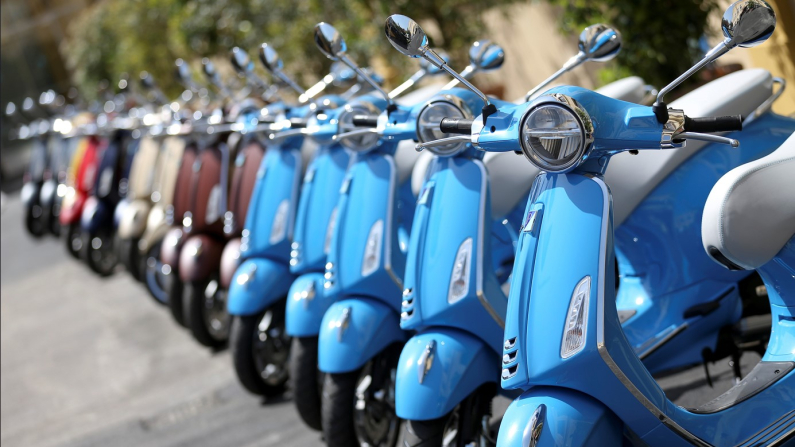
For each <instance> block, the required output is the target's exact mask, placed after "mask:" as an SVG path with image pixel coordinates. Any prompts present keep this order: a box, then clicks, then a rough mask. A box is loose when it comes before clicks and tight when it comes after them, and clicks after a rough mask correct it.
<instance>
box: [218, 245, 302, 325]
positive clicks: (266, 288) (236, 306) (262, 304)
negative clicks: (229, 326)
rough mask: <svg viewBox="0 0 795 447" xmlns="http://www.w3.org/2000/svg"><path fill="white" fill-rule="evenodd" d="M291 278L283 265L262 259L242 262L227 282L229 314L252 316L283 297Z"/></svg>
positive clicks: (292, 277) (227, 307) (291, 280)
mask: <svg viewBox="0 0 795 447" xmlns="http://www.w3.org/2000/svg"><path fill="white" fill-rule="evenodd" d="M294 278H295V277H294V276H293V275H291V274H290V270H289V269H288V268H287V264H284V263H282V262H277V261H272V260H270V259H264V258H254V259H248V260H245V261H243V262H242V263H241V264H240V267H238V268H237V270H236V271H235V276H234V277H233V278H232V283H231V284H230V285H229V295H228V298H227V302H226V309H227V310H228V311H229V314H230V315H253V314H256V313H258V312H260V311H262V310H264V309H266V308H267V307H269V306H271V305H272V304H273V303H275V302H276V301H278V300H280V299H282V298H284V295H285V294H286V293H287V290H288V289H289V288H290V284H292V282H293V279H294Z"/></svg>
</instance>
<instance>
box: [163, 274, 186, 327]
mask: <svg viewBox="0 0 795 447" xmlns="http://www.w3.org/2000/svg"><path fill="white" fill-rule="evenodd" d="M166 284H167V285H166V291H167V292H168V310H169V311H170V312H171V316H172V317H174V321H176V322H177V323H178V324H179V325H180V326H185V311H184V309H183V302H184V300H183V296H184V294H185V285H184V284H183V283H182V280H181V279H180V278H179V273H177V271H176V270H173V269H172V270H171V273H169V275H168V277H167V279H166Z"/></svg>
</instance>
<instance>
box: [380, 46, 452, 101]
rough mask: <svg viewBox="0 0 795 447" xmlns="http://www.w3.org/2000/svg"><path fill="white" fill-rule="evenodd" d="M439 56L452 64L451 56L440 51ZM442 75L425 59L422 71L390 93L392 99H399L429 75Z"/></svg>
mask: <svg viewBox="0 0 795 447" xmlns="http://www.w3.org/2000/svg"><path fill="white" fill-rule="evenodd" d="M437 54H439V56H440V57H441V58H442V59H444V60H445V61H446V62H450V56H448V55H447V53H446V52H444V51H439V52H438V53H437ZM439 73H441V70H440V69H439V68H437V67H436V66H434V65H432V64H431V63H430V62H428V61H427V60H425V59H423V60H421V61H420V69H419V71H417V72H416V73H414V74H413V75H411V77H410V78H408V79H406V81H405V82H403V83H402V84H400V85H398V86H397V87H395V88H394V89H393V90H392V91H391V92H389V97H390V98H393V99H394V98H397V97H398V96H399V95H400V94H402V93H403V92H405V91H406V90H408V89H410V88H411V87H413V86H414V84H416V83H418V82H420V79H422V78H424V77H425V76H427V75H437V74H439Z"/></svg>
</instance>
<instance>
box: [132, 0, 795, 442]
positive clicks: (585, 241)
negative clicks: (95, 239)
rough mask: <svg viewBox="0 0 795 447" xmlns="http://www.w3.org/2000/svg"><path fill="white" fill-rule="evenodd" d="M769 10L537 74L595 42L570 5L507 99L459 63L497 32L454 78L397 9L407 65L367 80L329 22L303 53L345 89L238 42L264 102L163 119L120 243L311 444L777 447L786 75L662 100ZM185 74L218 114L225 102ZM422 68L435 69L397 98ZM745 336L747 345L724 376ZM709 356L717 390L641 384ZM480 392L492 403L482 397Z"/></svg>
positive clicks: (788, 315) (598, 49)
mask: <svg viewBox="0 0 795 447" xmlns="http://www.w3.org/2000/svg"><path fill="white" fill-rule="evenodd" d="M774 28H775V14H774V12H773V10H772V9H771V8H770V6H769V5H767V4H766V3H765V2H763V1H760V0H740V1H738V2H736V3H734V4H733V5H731V6H730V7H729V8H728V9H727V11H726V14H725V15H724V18H723V26H722V29H723V32H724V34H725V40H724V41H723V42H721V43H720V44H719V45H718V46H716V47H715V48H714V49H713V50H712V51H710V52H709V53H708V54H707V55H706V56H705V57H704V59H703V60H702V61H700V62H699V63H697V64H696V65H694V67H693V68H691V69H690V70H688V72H686V73H684V74H683V75H682V76H681V77H680V78H678V79H677V80H675V81H674V82H672V83H671V84H670V85H668V86H666V87H665V88H663V89H662V90H660V91H659V92H657V91H655V90H653V89H651V88H649V87H647V86H645V85H644V83H643V81H642V80H640V79H638V78H627V79H624V80H621V81H618V82H617V83H614V84H610V85H608V86H606V87H603V88H602V89H600V90H598V91H596V92H593V91H590V90H587V89H583V88H579V87H571V86H559V87H554V88H550V85H552V83H553V82H554V81H555V79H556V78H558V77H559V76H560V75H561V74H563V73H565V72H567V71H569V70H572V69H574V68H575V67H577V66H578V65H580V64H582V63H583V62H586V61H606V60H609V59H611V58H612V57H614V56H615V55H616V54H617V53H618V51H620V47H621V35H620V34H619V32H618V31H617V30H614V29H612V28H610V27H608V26H605V25H593V26H590V27H588V28H586V29H585V30H584V31H583V32H582V33H581V35H580V38H579V51H578V52H577V54H576V55H575V56H573V57H572V58H571V59H570V60H569V61H568V62H567V63H566V64H565V65H564V66H563V67H562V68H561V69H560V70H559V71H558V72H557V73H555V74H553V75H552V76H551V77H550V78H549V79H547V80H546V81H544V82H543V83H542V84H541V85H539V86H536V87H535V88H533V89H532V90H531V91H530V92H528V94H527V96H526V97H525V98H522V99H521V100H519V101H516V102H514V103H511V102H506V101H501V100H497V99H494V98H489V97H488V96H486V95H484V94H483V93H482V92H481V91H480V90H478V89H477V88H476V87H475V86H474V85H472V84H471V83H470V82H469V81H468V80H467V78H468V77H469V75H471V74H473V73H475V72H477V71H487V70H494V69H497V68H499V66H500V65H501V64H502V61H503V59H504V56H505V55H504V52H503V51H502V49H501V48H500V47H499V46H498V45H496V44H494V43H492V42H488V41H479V42H476V43H475V44H473V46H472V48H471V49H470V52H469V56H470V65H469V66H467V68H465V69H464V70H462V71H461V72H460V73H459V72H456V71H455V70H454V69H453V68H451V67H450V66H449V62H448V59H447V58H446V56H445V55H444V54H440V53H437V52H436V51H434V50H433V49H431V48H429V47H428V40H427V37H426V36H425V34H424V32H423V31H422V29H421V28H420V27H419V25H418V24H417V23H416V22H414V21H412V20H411V19H409V18H407V17H404V16H400V15H394V16H391V17H390V18H389V19H388V20H387V22H386V25H385V32H386V36H387V38H388V40H389V41H390V43H391V44H392V45H393V47H395V48H396V49H397V50H398V51H399V52H400V53H402V54H405V55H407V56H409V57H413V58H420V60H421V61H423V65H422V67H421V69H420V71H419V72H417V73H416V74H415V75H413V76H412V77H411V78H410V79H409V80H407V81H406V83H404V84H403V85H401V86H400V87H398V88H397V89H396V90H393V91H392V92H388V93H387V92H385V91H383V90H382V89H381V87H380V84H379V82H378V80H377V79H374V78H373V76H372V75H370V74H368V73H367V72H366V71H365V70H362V69H360V68H359V67H358V66H357V65H356V63H355V62H354V61H353V59H352V58H351V56H349V55H348V54H347V48H346V45H345V42H344V40H343V38H342V37H341V36H340V35H339V33H338V32H337V31H336V30H335V29H334V28H333V27H332V26H331V25H329V24H327V23H320V24H318V25H317V26H316V27H315V30H314V39H315V42H316V43H317V45H318V47H319V49H320V50H321V52H322V53H323V54H324V55H325V56H327V57H329V58H330V59H332V60H334V61H335V62H337V63H340V64H344V65H345V66H347V67H348V68H349V69H350V70H347V71H344V70H342V68H341V65H337V68H336V73H338V77H339V78H343V77H348V78H349V79H350V78H351V77H353V76H358V77H359V79H360V81H361V82H360V83H359V84H357V85H355V86H354V87H352V88H351V89H349V90H348V92H346V93H344V94H342V95H327V96H321V97H318V96H317V95H318V94H319V93H320V92H321V91H322V90H323V88H324V87H327V86H328V85H329V84H331V83H332V82H333V79H334V76H333V75H330V76H328V77H326V78H324V81H322V82H321V83H320V84H318V85H316V86H313V87H311V88H309V89H307V90H303V89H302V88H301V87H300V86H299V85H298V84H297V83H296V82H295V81H293V80H292V79H291V78H289V77H288V76H287V75H286V74H285V73H284V72H283V65H282V63H281V61H280V60H279V58H278V55H277V54H276V52H275V51H274V50H273V48H272V47H270V46H268V45H267V44H263V46H262V47H261V48H260V59H261V60H262V62H263V63H264V65H265V67H266V68H268V70H269V71H270V72H271V73H272V74H273V76H274V79H276V80H277V84H281V85H282V86H286V87H287V88H289V89H292V90H294V91H295V93H296V94H297V95H298V101H289V100H285V99H282V98H281V96H282V94H283V93H281V91H280V90H279V89H277V88H272V87H271V86H268V85H267V84H265V83H264V81H262V80H261V79H259V78H258V77H256V75H254V73H253V69H252V68H253V67H252V63H251V62H250V61H249V59H248V57H247V55H246V54H245V52H244V51H243V50H240V49H236V50H234V51H233V56H232V57H233V65H234V66H235V67H236V68H237V69H238V70H239V72H240V73H241V76H242V78H244V79H246V80H247V81H249V84H250V87H251V88H252V89H257V90H259V91H261V92H263V95H264V96H266V99H267V100H272V102H270V104H268V105H267V106H266V107H264V108H260V109H258V108H256V107H253V108H251V109H250V110H251V112H250V114H248V115H246V114H242V116H247V117H248V118H242V119H237V120H236V121H235V122H234V123H233V124H225V122H229V121H230V119H229V118H222V115H220V114H215V115H211V116H210V118H207V123H205V124H204V125H201V124H198V123H192V122H191V123H190V124H188V122H189V121H190V120H188V119H184V120H183V121H180V123H179V124H180V125H178V126H177V125H174V124H177V123H176V122H174V123H173V124H172V125H171V126H168V127H169V129H171V130H172V135H176V134H178V133H182V134H184V135H183V136H181V137H179V138H180V141H182V142H186V143H184V149H183V154H182V156H181V158H180V160H181V162H180V163H178V166H179V169H178V171H179V174H178V175H177V178H178V180H177V181H176V182H174V185H175V186H174V191H173V192H172V193H170V194H171V195H172V197H173V198H172V199H171V201H170V202H169V203H170V205H167V206H165V207H164V208H162V215H164V216H165V218H164V219H165V221H166V222H168V223H169V224H170V225H171V229H169V230H166V231H165V232H164V233H163V236H162V237H163V242H162V243H160V244H158V243H153V244H147V243H144V244H143V246H144V247H147V248H148V247H156V248H154V249H157V250H160V252H159V253H152V252H144V251H139V253H140V254H141V257H142V259H144V262H143V265H142V267H141V270H142V271H146V272H147V275H148V274H149V272H151V274H152V278H153V280H154V281H155V282H157V283H158V284H160V290H162V293H161V295H160V299H161V301H162V302H164V303H167V304H168V306H169V308H170V309H171V311H172V312H173V314H174V317H175V318H176V319H177V321H180V322H182V323H183V324H186V325H187V326H189V327H190V328H191V331H192V332H193V334H194V335H195V336H196V338H197V340H199V341H200V342H202V343H203V344H206V345H208V346H214V347H217V346H219V345H220V344H222V343H224V341H225V340H226V338H227V336H228V337H229V344H230V347H231V351H232V359H233V365H234V368H235V371H236V373H237V375H238V377H239V379H240V381H241V383H242V384H243V385H244V387H246V388H247V389H248V390H249V391H251V392H253V393H255V394H259V395H264V396H267V397H271V396H274V395H278V394H280V393H282V392H284V391H285V389H286V388H287V384H288V380H289V382H290V388H291V391H292V393H293V400H294V402H295V405H296V409H297V411H298V414H299V415H300V417H301V418H302V420H303V421H304V422H306V424H307V425H308V426H310V427H312V428H314V429H316V430H322V432H323V439H324V440H325V442H326V443H327V444H329V445H333V446H348V445H365V444H366V445H384V446H387V445H388V446H391V445H394V444H395V443H396V442H397V440H398V438H400V437H402V442H403V444H404V445H470V444H476V445H495V444H496V445H505V446H508V445H521V446H535V445H583V446H587V445H666V446H667V445H699V446H710V445H785V443H786V442H788V441H791V439H792V436H793V434H795V410H793V408H795V388H793V386H792V381H793V380H795V379H793V377H795V375H794V374H793V373H792V370H793V369H795V358H794V357H795V346H793V343H795V336H793V325H792V321H793V318H794V317H793V315H795V295H793V294H795V284H794V283H793V282H792V281H793V277H795V257H793V253H795V251H793V250H795V245H793V244H795V242H793V234H795V228H793V225H794V224H793V223H794V222H795V203H794V202H793V200H795V194H793V193H792V191H794V190H795V185H793V184H792V176H788V175H787V172H788V169H791V166H792V163H793V160H795V158H793V154H794V153H793V149H795V137H791V135H792V134H793V131H795V120H793V119H792V118H787V117H783V116H780V115H776V114H774V113H772V112H771V111H770V106H771V104H772V103H773V101H775V99H776V98H777V97H778V96H780V95H781V93H782V91H783V89H784V82H783V81H782V80H780V79H775V78H773V77H772V76H771V75H770V73H769V72H767V71H765V70H742V71H739V72H736V73H732V74H730V75H727V76H725V77H723V78H719V79H718V80H716V81H712V82H710V83H708V84H706V85H704V86H702V87H700V88H698V89H696V90H694V91H693V92H691V93H688V94H686V95H684V96H682V97H681V98H679V99H678V100H676V101H674V102H672V103H671V104H670V107H669V105H667V104H666V103H665V102H664V97H665V95H666V94H668V93H669V92H670V91H671V90H673V89H674V88H675V87H676V86H678V85H679V84H681V83H682V81H684V80H685V79H687V78H688V77H690V76H692V75H693V74H694V73H696V72H697V71H698V70H699V69H701V68H703V67H704V66H706V65H707V64H709V63H711V62H713V61H714V60H715V59H717V58H718V57H719V56H721V55H723V54H725V53H726V52H728V51H729V50H731V49H732V48H734V47H736V46H742V47H749V46H755V45H758V44H760V43H762V42H763V41H764V40H766V39H767V38H768V37H769V36H770V35H771V34H772V32H773V30H774ZM204 66H205V73H206V74H209V79H211V83H213V84H214V85H216V87H217V90H218V91H219V92H221V93H222V94H223V95H225V96H226V97H227V103H228V104H229V107H227V109H232V108H233V106H234V105H236V104H237V103H238V102H239V103H240V104H242V102H240V101H238V100H237V99H235V98H233V97H232V96H233V95H232V94H231V93H229V91H230V89H228V88H227V87H225V86H223V85H222V84H221V83H220V80H219V79H218V78H217V77H216V76H213V75H214V69H213V68H212V67H211V64H210V65H209V66H208V64H207V63H205V65H204ZM178 67H179V70H178V71H179V72H180V75H181V77H182V78H183V79H185V80H186V81H185V82H186V84H190V83H191V81H189V80H188V79H189V73H187V72H186V70H185V68H183V67H184V65H180V64H179V63H178ZM343 72H345V73H346V75H341V74H340V73H343ZM442 74H447V75H449V76H451V77H453V81H451V82H450V83H448V84H447V85H442V84H441V83H439V84H436V83H431V85H428V86H426V87H422V88H419V89H417V90H416V91H414V92H412V93H410V94H407V95H404V96H402V97H399V96H400V95H401V94H402V93H404V92H405V91H407V90H408V89H409V88H412V87H414V86H415V85H417V84H418V83H419V81H420V79H421V78H423V77H425V76H429V75H435V76H436V75H442ZM458 85H461V86H463V87H464V88H458V87H457V86H458ZM194 90H199V89H196V88H194ZM651 102H654V104H653V105H651V106H649V105H648V104H649V103H651ZM241 109H242V107H241ZM685 113H687V115H685ZM199 116H201V114H200V115H199ZM238 116H240V115H238ZM195 117H196V115H195V112H194V115H193V116H191V118H195ZM213 118H215V119H217V121H214V122H210V120H211V119H213ZM224 126H226V127H224ZM186 127H188V128H190V129H192V130H191V131H190V132H189V131H188V130H186V129H185V128H186ZM197 129H201V130H202V131H200V132H197ZM210 129H212V130H210ZM741 130H742V131H741ZM717 134H720V135H717ZM185 135H190V137H189V138H186V137H185ZM169 138H170V137H169ZM241 142H245V144H242V143H241ZM415 142H419V144H416V145H415ZM143 143H144V140H142V141H141V146H143ZM250 144H256V145H257V150H258V151H259V152H254V151H253V150H252V152H246V150H243V149H246V148H247V147H248V146H250ZM727 145H728V146H731V148H728V147H727ZM159 146H160V151H161V153H160V155H161V156H162V151H163V149H164V148H165V147H166V146H167V145H166V144H165V143H164V142H163V143H160V145H159ZM230 148H231V149H230ZM263 148H266V150H265V151H264V156H263V155H261V154H262V150H263ZM142 149H143V148H140V149H139V153H138V154H137V155H136V157H135V159H134V160H133V164H135V162H136V161H137V159H138V157H139V156H140V155H141V154H142V152H141V150H142ZM652 149H653V150H652ZM232 151H234V152H235V153H236V154H238V155H237V156H236V162H235V167H234V168H232V167H231V166H230V163H229V160H231V159H232V158H230V157H231V155H230V154H231V153H232ZM251 153H255V154H256V153H258V154H260V155H259V156H260V157H261V162H260V163H251V161H252V160H257V158H256V157H257V156H256V155H253V156H252V155H249V154H251ZM240 154H243V155H242V156H241V155H240ZM241 157H242V158H241ZM248 157H250V158H248ZM252 165H254V166H258V167H257V169H256V171H254V170H253V169H251V168H248V169H251V170H250V171H247V170H246V169H243V168H245V167H246V166H252ZM238 167H239V168H241V169H240V170H239V171H238V169H237V168H238ZM230 170H231V172H232V175H231V179H232V180H231V181H230V176H229V175H228V174H229V172H230ZM246 171H247V172H248V173H246ZM235 179H237V180H235ZM246 179H248V180H246ZM131 180H132V176H131ZM230 185H231V186H230ZM245 185H249V189H247V188H246V187H245ZM235 191H237V192H235ZM246 191H249V192H248V193H247V192H246ZM247 195H248V197H249V198H248V199H247V200H243V199H239V198H241V197H242V198H245V197H247ZM154 197H155V196H154V194H151V195H150V198H151V199H154ZM158 200H162V199H160V198H158ZM158 200H152V202H153V204H151V205H150V208H149V209H150V211H148V217H147V219H150V218H152V215H153V213H154V214H155V215H157V213H158V212H157V211H155V209H156V205H157V203H154V202H158ZM167 200H168V199H167ZM235 200H237V202H235ZM246 202H248V205H247V206H246V204H245V203H246ZM227 204H230V205H227ZM144 205H148V204H142V208H141V209H144V208H145V206H144ZM140 215H146V211H141V212H140ZM139 220H140V218H139ZM241 224H242V225H241ZM237 235H239V236H240V237H239V242H230V241H234V240H235V236H237ZM136 245H137V246H138V248H139V249H140V248H141V245H142V244H141V243H140V242H135V243H134V244H130V246H132V247H135V246H136ZM716 261H717V262H716ZM131 265H132V264H131ZM724 267H727V268H724ZM749 350H752V351H756V352H758V353H759V354H760V355H761V356H763V357H762V361H761V362H759V363H758V365H757V366H756V367H755V368H754V369H753V370H751V371H750V372H748V373H747V374H743V371H742V370H741V368H740V363H741V362H740V358H741V356H742V354H743V353H744V352H745V351H749ZM727 357H730V358H731V359H732V361H733V365H734V369H733V373H734V375H735V377H736V384H735V385H734V386H733V387H732V388H731V389H729V390H728V391H727V392H726V393H724V394H722V395H720V396H719V397H717V398H716V399H715V400H713V401H711V402H708V403H705V404H703V405H701V406H699V407H697V408H690V409H685V408H682V407H679V406H677V405H675V404H674V403H673V402H671V401H670V400H669V399H668V398H667V397H666V396H665V393H664V391H663V390H662V389H661V388H660V386H659V385H658V384H657V382H656V381H655V380H654V378H653V377H652V374H658V373H665V372H670V371H674V370H677V369H681V368H684V367H689V366H693V365H699V364H703V365H704V367H705V373H706V375H707V379H708V380H711V378H710V374H709V368H708V365H709V364H710V363H714V362H715V361H717V360H720V359H724V358H727ZM498 394H500V395H503V396H507V397H508V398H510V399H513V402H512V403H511V405H510V406H509V408H508V410H507V412H506V413H505V414H504V415H501V414H493V410H492V401H493V400H494V399H495V397H496V396H497V395H498Z"/></svg>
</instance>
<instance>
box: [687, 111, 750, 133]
mask: <svg viewBox="0 0 795 447" xmlns="http://www.w3.org/2000/svg"><path fill="white" fill-rule="evenodd" d="M735 130H743V117H742V116H740V115H729V116H712V117H705V118H690V117H688V116H686V117H685V131H687V132H701V133H713V132H731V131H735Z"/></svg>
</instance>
